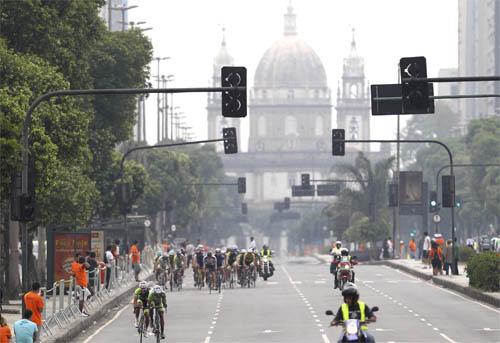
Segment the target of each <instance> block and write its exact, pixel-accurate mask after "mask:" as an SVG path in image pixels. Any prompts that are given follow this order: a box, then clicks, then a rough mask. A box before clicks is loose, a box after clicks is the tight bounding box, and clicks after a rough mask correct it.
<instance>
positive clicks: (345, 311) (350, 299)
mask: <svg viewBox="0 0 500 343" xmlns="http://www.w3.org/2000/svg"><path fill="white" fill-rule="evenodd" d="M342 296H343V297H344V303H343V304H342V305H341V306H340V308H339V309H338V311H337V315H336V316H335V318H334V319H333V320H332V322H331V323H330V325H332V326H333V325H339V324H340V323H341V322H342V321H346V320H348V319H358V320H359V321H361V332H362V334H363V336H364V338H365V340H364V341H365V342H375V339H374V338H373V336H372V335H370V334H369V333H368V332H367V326H366V325H362V324H363V322H375V321H377V317H376V316H375V314H374V313H373V312H372V310H371V309H370V307H368V305H366V304H365V303H364V302H362V301H359V291H358V288H357V287H356V285H355V284H353V283H352V282H349V283H347V284H346V285H345V288H344V290H343V291H342ZM339 342H342V338H341V339H340V340H339Z"/></svg>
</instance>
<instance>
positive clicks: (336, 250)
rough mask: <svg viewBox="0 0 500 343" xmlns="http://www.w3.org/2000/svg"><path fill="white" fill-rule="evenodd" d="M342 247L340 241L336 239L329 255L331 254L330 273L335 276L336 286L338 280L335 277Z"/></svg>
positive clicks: (336, 285)
mask: <svg viewBox="0 0 500 343" xmlns="http://www.w3.org/2000/svg"><path fill="white" fill-rule="evenodd" d="M341 248H342V242H341V241H336V242H335V245H334V246H333V248H332V250H331V251H330V255H331V256H332V262H331V263H330V274H333V277H334V278H335V287H334V288H337V287H338V286H339V281H338V279H337V266H338V264H339V261H340V251H341Z"/></svg>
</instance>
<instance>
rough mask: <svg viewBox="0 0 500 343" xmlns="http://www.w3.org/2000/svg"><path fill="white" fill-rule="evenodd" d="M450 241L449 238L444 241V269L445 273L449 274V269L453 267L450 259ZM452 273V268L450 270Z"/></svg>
mask: <svg viewBox="0 0 500 343" xmlns="http://www.w3.org/2000/svg"><path fill="white" fill-rule="evenodd" d="M452 248H453V247H452V243H451V239H449V240H448V241H447V242H446V246H445V248H444V268H443V269H444V271H445V273H446V275H449V271H450V269H453V259H452V256H451V255H452ZM452 273H453V270H452Z"/></svg>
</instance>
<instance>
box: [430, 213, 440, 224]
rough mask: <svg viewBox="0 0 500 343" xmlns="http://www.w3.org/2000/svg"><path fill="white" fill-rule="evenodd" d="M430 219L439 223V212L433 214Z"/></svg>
mask: <svg viewBox="0 0 500 343" xmlns="http://www.w3.org/2000/svg"><path fill="white" fill-rule="evenodd" d="M432 221H433V222H434V223H439V222H440V221H441V217H440V216H439V214H435V215H434V216H433V217H432Z"/></svg>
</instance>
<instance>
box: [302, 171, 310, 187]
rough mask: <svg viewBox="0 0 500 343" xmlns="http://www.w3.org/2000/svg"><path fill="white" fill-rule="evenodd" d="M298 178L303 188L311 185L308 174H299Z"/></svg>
mask: <svg viewBox="0 0 500 343" xmlns="http://www.w3.org/2000/svg"><path fill="white" fill-rule="evenodd" d="M300 178H301V185H302V187H303V188H307V187H309V186H310V185H311V178H310V176H309V174H301V175H300Z"/></svg>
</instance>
